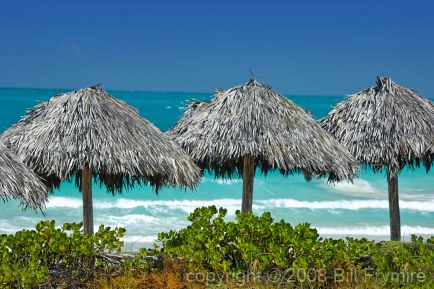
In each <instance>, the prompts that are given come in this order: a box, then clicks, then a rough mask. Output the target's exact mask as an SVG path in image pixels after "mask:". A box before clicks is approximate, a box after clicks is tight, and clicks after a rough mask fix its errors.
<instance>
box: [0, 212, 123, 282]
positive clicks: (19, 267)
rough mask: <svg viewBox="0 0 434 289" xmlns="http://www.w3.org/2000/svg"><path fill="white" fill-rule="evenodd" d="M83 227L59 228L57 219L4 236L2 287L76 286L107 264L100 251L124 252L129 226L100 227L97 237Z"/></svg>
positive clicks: (0, 241) (1, 245)
mask: <svg viewBox="0 0 434 289" xmlns="http://www.w3.org/2000/svg"><path fill="white" fill-rule="evenodd" d="M81 229H82V225H81V224H76V223H70V224H64V225H63V226H62V228H56V227H55V222H54V221H42V222H40V223H38V224H37V225H36V230H22V231H19V232H17V233H15V234H14V235H1V236H0V258H1V261H0V286H1V288H33V287H36V286H39V285H42V284H50V285H51V286H53V287H54V285H58V286H60V285H62V286H73V285H74V284H81V283H83V284H84V283H86V282H88V281H89V280H91V279H92V277H93V272H94V270H93V269H94V267H95V266H96V265H103V263H104V261H103V259H102V258H101V257H100V253H101V252H104V251H120V249H121V248H122V246H123V242H121V241H120V240H119V238H121V237H122V236H123V234H124V233H125V229H123V228H116V229H115V230H111V229H110V227H106V228H105V227H104V226H100V227H99V229H98V231H97V232H96V233H95V235H94V236H90V235H87V234H83V233H82V230H81Z"/></svg>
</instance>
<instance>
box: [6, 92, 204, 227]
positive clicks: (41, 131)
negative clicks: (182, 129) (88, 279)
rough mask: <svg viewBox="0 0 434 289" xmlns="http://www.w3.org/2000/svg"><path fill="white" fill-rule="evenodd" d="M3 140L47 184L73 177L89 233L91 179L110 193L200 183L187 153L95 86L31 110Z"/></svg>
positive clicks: (194, 166)
mask: <svg viewBox="0 0 434 289" xmlns="http://www.w3.org/2000/svg"><path fill="white" fill-rule="evenodd" d="M2 139H3V141H4V142H5V143H6V144H7V145H8V146H10V147H11V148H12V149H13V150H14V151H15V152H17V153H18V154H19V157H20V158H21V159H22V160H23V161H24V163H26V164H28V165H29V166H30V167H32V168H33V169H34V170H35V171H36V172H37V173H39V174H40V175H41V176H42V177H43V178H44V179H46V180H47V181H48V183H49V185H52V186H54V187H58V186H59V184H60V182H61V181H63V180H65V179H69V178H71V177H72V176H73V175H75V179H76V184H77V186H78V187H79V188H80V190H81V191H82V193H83V201H84V202H83V206H84V208H83V209H84V211H85V213H84V223H85V230H86V231H87V232H88V233H92V231H93V224H90V222H91V219H92V218H91V216H90V215H91V214H92V211H91V209H92V206H91V201H92V198H91V176H93V177H95V178H98V179H99V181H100V182H101V183H102V184H104V185H105V186H106V187H107V190H108V191H109V192H111V193H115V192H122V189H123V188H130V187H133V186H134V185H135V184H136V183H139V184H150V185H151V186H155V187H156V188H157V190H158V188H159V187H161V186H164V185H170V186H184V187H189V188H192V187H194V186H195V185H196V184H197V182H198V181H199V180H200V170H199V168H197V166H196V165H195V164H194V162H193V161H192V160H191V159H190V157H189V156H188V155H186V154H185V152H183V151H182V150H181V149H180V148H179V147H178V146H177V145H176V144H175V143H174V142H172V141H171V140H170V139H169V138H168V137H167V136H166V135H164V134H163V133H162V132H160V130H159V129H157V128H156V127H155V126H154V125H152V124H151V123H150V122H149V121H147V120H145V119H144V118H142V117H141V116H140V115H139V114H138V112H137V111H136V110H135V109H134V108H132V107H131V106H129V105H128V104H126V103H125V102H123V101H120V100H117V99H115V98H114V97H112V96H110V95H109V94H108V93H107V92H105V91H104V90H102V89H101V88H100V87H98V86H95V87H89V88H85V89H80V90H76V91H73V92H70V93H65V94H61V95H57V96H54V97H52V98H51V99H50V100H49V101H47V102H44V103H41V104H39V105H37V106H35V107H34V108H33V109H32V110H31V111H30V112H29V113H28V114H27V115H26V116H25V117H23V118H22V119H21V120H20V122H18V123H17V124H15V125H14V126H13V127H11V128H10V129H8V130H7V131H6V132H5V133H4V134H3V136H2ZM89 191H90V192H89ZM89 202H90V204H89ZM86 211H88V212H87V213H86ZM86 216H88V217H86ZM86 218H88V220H86Z"/></svg>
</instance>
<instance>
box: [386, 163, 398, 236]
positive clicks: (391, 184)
mask: <svg viewBox="0 0 434 289" xmlns="http://www.w3.org/2000/svg"><path fill="white" fill-rule="evenodd" d="M387 182H388V189H389V214H390V239H391V240H392V241H401V218H400V214H399V194H398V175H397V172H396V170H395V169H390V168H388V169H387Z"/></svg>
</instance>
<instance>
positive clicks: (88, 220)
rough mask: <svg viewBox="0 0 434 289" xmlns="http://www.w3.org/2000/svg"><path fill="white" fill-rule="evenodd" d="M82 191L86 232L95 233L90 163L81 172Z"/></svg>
mask: <svg viewBox="0 0 434 289" xmlns="http://www.w3.org/2000/svg"><path fill="white" fill-rule="evenodd" d="M81 193H82V194H83V226H84V233H85V234H89V235H93V207H92V170H91V169H90V168H89V165H88V164H86V165H85V166H84V168H83V171H82V173H81Z"/></svg>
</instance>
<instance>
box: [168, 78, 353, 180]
mask: <svg viewBox="0 0 434 289" xmlns="http://www.w3.org/2000/svg"><path fill="white" fill-rule="evenodd" d="M195 107H196V108H195V109H190V110H188V111H186V112H185V114H184V116H183V117H182V118H181V119H180V120H179V121H178V123H177V124H176V125H175V126H174V127H173V128H172V129H171V130H170V131H169V132H168V135H169V136H170V137H171V138H173V139H174V140H175V141H176V142H177V143H179V144H180V145H181V146H182V147H183V148H184V149H185V150H186V151H187V152H188V154H189V155H191V156H192V157H193V159H195V160H196V162H197V163H198V165H199V167H201V168H202V169H209V170H212V171H214V173H215V176H216V177H228V178H230V177H232V176H233V175H234V174H235V175H236V176H240V175H241V174H242V170H243V156H245V155H251V156H253V158H254V159H255V167H260V169H261V171H262V173H267V172H268V171H269V170H274V169H279V170H280V172H281V173H282V174H292V173H294V172H303V173H304V175H305V176H306V177H307V178H310V177H312V176H315V177H320V176H324V175H327V174H328V175H329V179H330V180H341V179H344V178H351V177H352V176H353V175H354V173H355V172H357V170H358V165H357V163H356V160H355V159H354V158H353V157H352V156H351V155H350V153H349V152H348V151H346V150H345V148H344V147H343V146H342V145H340V144H339V143H338V142H337V141H336V140H335V139H334V138H333V137H332V136H331V135H329V134H328V133H327V132H325V131H324V130H323V129H322V128H321V127H320V126H319V124H318V123H317V122H315V120H313V119H312V117H311V116H310V115H309V114H308V113H306V112H305V110H303V109H302V108H301V107H299V106H297V105H296V104H294V103H293V102H292V101H290V100H288V99H287V98H285V97H283V96H282V95H280V94H278V93H276V92H274V91H272V90H271V88H270V87H269V86H267V85H263V84H260V83H258V82H257V81H256V80H254V79H252V80H250V81H249V82H247V83H246V84H245V85H240V86H236V87H234V88H231V89H229V90H227V91H224V92H222V91H219V92H217V93H216V94H215V96H214V98H213V99H212V100H211V102H210V103H201V104H200V105H196V106H195Z"/></svg>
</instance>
